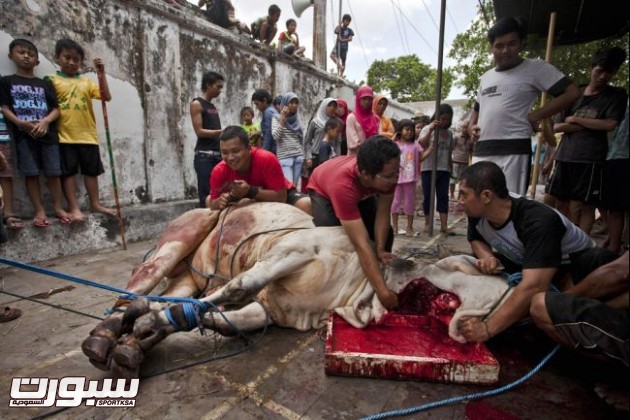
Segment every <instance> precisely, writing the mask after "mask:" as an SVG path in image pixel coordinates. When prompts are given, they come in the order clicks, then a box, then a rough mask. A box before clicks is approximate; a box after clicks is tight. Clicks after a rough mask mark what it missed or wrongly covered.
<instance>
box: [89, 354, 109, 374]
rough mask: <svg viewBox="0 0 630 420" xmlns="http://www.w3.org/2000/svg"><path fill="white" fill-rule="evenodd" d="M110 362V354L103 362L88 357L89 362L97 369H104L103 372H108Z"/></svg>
mask: <svg viewBox="0 0 630 420" xmlns="http://www.w3.org/2000/svg"><path fill="white" fill-rule="evenodd" d="M111 362H112V357H111V354H110V355H109V357H108V358H107V360H106V361H105V362H99V361H98V360H94V359H90V363H91V364H92V366H94V367H95V368H97V369H100V370H104V371H105V372H108V371H109V370H110V367H111Z"/></svg>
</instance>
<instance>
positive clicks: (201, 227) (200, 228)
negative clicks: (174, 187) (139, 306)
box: [127, 209, 219, 295]
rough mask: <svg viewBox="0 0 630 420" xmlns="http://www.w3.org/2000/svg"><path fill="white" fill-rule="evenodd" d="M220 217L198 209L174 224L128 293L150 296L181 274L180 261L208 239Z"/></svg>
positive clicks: (137, 273) (136, 273) (135, 276)
mask: <svg viewBox="0 0 630 420" xmlns="http://www.w3.org/2000/svg"><path fill="white" fill-rule="evenodd" d="M218 218H219V212H217V211H215V212H213V211H210V210H208V209H196V210H191V211H188V212H186V213H184V214H183V215H181V216H180V217H178V218H177V219H175V220H174V221H172V222H171V223H170V224H169V225H168V227H167V228H166V231H164V233H163V234H162V236H161V237H160V240H159V241H158V247H157V250H156V251H155V253H154V254H153V255H152V256H151V258H150V259H149V260H147V261H145V262H144V263H142V264H140V265H139V266H138V267H137V268H136V270H134V273H133V275H132V277H131V280H129V283H128V284H127V291H129V292H131V293H135V294H138V295H146V294H148V293H150V292H151V290H153V289H154V288H155V286H156V285H157V284H158V283H159V281H160V280H162V278H164V277H166V276H169V275H171V276H173V275H174V274H176V273H177V271H180V270H181V266H180V267H179V269H178V265H179V264H180V262H181V261H182V260H183V259H184V258H186V257H187V256H188V255H190V254H191V253H192V252H193V251H194V250H195V249H197V247H198V246H199V244H201V242H202V241H203V240H204V239H206V238H207V237H208V234H209V233H210V231H211V230H212V228H213V227H214V226H215V225H216V224H217V221H218Z"/></svg>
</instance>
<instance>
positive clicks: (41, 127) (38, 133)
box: [31, 120, 50, 137]
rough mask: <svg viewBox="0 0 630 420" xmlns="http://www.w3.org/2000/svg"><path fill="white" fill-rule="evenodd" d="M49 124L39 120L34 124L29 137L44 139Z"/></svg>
mask: <svg viewBox="0 0 630 420" xmlns="http://www.w3.org/2000/svg"><path fill="white" fill-rule="evenodd" d="M49 125H50V123H49V122H48V121H46V120H39V121H36V122H35V125H34V126H33V129H32V130H31V136H33V137H44V136H45V135H46V133H48V126H49Z"/></svg>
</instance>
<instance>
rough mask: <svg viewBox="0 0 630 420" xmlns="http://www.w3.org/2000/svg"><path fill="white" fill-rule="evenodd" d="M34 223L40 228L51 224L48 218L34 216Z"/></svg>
mask: <svg viewBox="0 0 630 420" xmlns="http://www.w3.org/2000/svg"><path fill="white" fill-rule="evenodd" d="M33 225H34V226H35V227H38V228H47V227H48V226H50V222H49V221H48V219H46V218H42V219H39V218H34V219H33Z"/></svg>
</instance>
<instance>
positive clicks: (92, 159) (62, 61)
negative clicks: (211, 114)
mask: <svg viewBox="0 0 630 420" xmlns="http://www.w3.org/2000/svg"><path fill="white" fill-rule="evenodd" d="M84 60H85V52H84V51H83V48H82V47H81V46H80V45H79V44H78V43H76V42H75V41H73V40H71V39H61V40H59V41H57V44H56V45H55V61H56V62H57V64H58V65H59V67H60V71H58V72H57V74H54V75H52V76H48V79H49V80H50V81H51V83H52V85H53V87H54V88H55V92H56V93H57V98H58V101H59V110H60V111H61V116H60V117H59V146H60V152H61V168H62V172H63V175H62V183H63V189H64V193H65V196H66V200H67V201H68V212H69V213H70V215H71V217H72V219H73V221H78V222H80V221H83V220H84V218H85V216H84V215H83V213H82V212H81V209H80V207H79V203H78V200H77V196H76V184H75V180H74V177H75V175H76V174H77V173H79V170H80V172H81V174H82V175H83V177H84V181H85V189H86V190H87V193H88V197H89V199H90V210H91V211H93V212H98V213H103V214H105V215H108V216H111V217H116V213H115V212H114V210H112V209H110V208H107V207H105V206H103V205H102V204H101V202H100V198H99V191H98V178H97V177H98V176H99V175H101V174H102V173H104V172H105V170H104V168H103V162H102V161H101V155H100V150H99V146H98V136H97V134H96V120H95V118H94V111H93V109H92V99H101V100H105V101H110V100H111V98H112V97H111V94H110V92H109V86H108V85H107V80H106V78H105V77H103V78H102V80H103V81H104V82H103V95H104V97H103V98H101V93H100V90H99V87H98V85H97V84H96V83H94V82H93V81H92V80H90V79H88V78H86V77H82V76H81V74H80V70H81V67H82V65H83V61H84ZM94 67H95V68H96V72H97V74H98V75H99V76H100V75H101V74H102V73H103V72H104V71H105V65H104V64H103V61H102V60H101V59H100V58H95V59H94Z"/></svg>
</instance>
